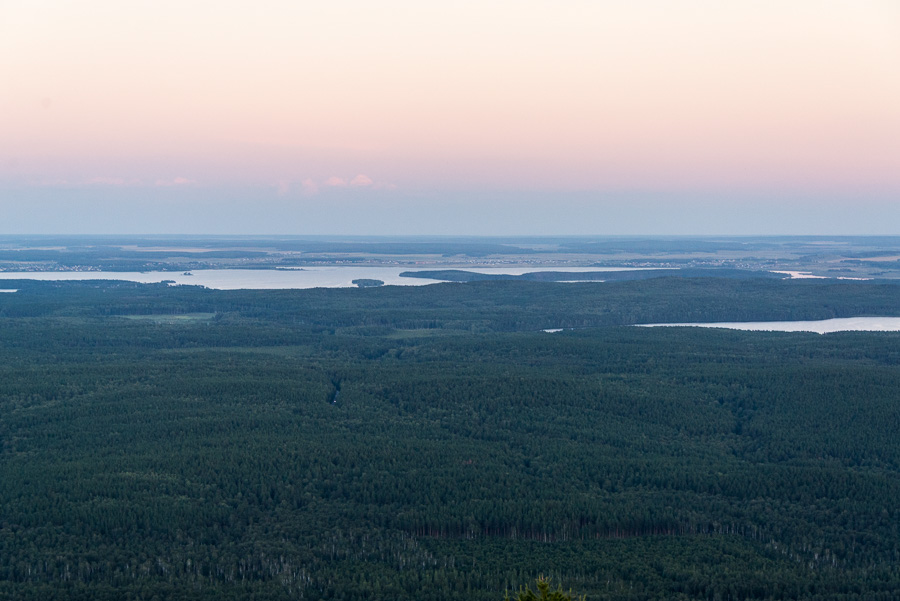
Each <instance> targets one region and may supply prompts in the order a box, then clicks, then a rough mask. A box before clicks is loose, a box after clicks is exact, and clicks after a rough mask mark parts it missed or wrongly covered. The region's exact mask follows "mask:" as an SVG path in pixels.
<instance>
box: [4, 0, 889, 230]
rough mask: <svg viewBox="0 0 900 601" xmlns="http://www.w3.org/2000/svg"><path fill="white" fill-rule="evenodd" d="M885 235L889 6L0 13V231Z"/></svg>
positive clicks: (170, 3) (664, 1)
mask: <svg viewBox="0 0 900 601" xmlns="http://www.w3.org/2000/svg"><path fill="white" fill-rule="evenodd" d="M897 224H900V2H898V1H897V0H754V1H752V2H751V1H748V0H733V1H731V0H678V1H675V0H628V1H625V0H616V1H613V0H563V1H560V0H556V1H552V2H551V1H543V0H516V1H506V0H496V1H493V0H481V1H478V2H476V1H470V0H454V1H453V2H422V1H421V0H417V1H414V0H382V1H381V2H370V1H361V0H329V1H328V2H322V1H316V2H313V1H309V0H291V1H277V0H256V1H255V2H246V1H230V0H215V1H206V0H177V1H176V0H153V1H143V0H131V1H128V2H122V1H121V0H77V1H65V0H0V234H16V233H31V234H35V233H48V234H56V233H67V234H68V233H129V234H130V233H134V234H140V233H148V234H149V233H209V234H385V235H394V234H416V235H421V234H466V235H469V234H475V235H490V234H499V235H515V234H529V235H534V234H547V235H551V234H553V235H557V234H900V229H898V227H897Z"/></svg>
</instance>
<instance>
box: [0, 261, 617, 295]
mask: <svg viewBox="0 0 900 601" xmlns="http://www.w3.org/2000/svg"><path fill="white" fill-rule="evenodd" d="M439 268H440V269H444V267H439ZM424 269H435V267H422V266H412V267H411V266H409V265H406V266H403V267H399V266H398V267H368V266H349V265H348V266H322V267H319V266H316V267H304V268H303V269H198V270H195V271H191V272H190V273H191V274H192V275H184V273H183V272H180V271H148V272H136V271H135V272H127V271H5V272H0V280H42V281H71V280H126V281H129V282H140V283H142V284H153V283H159V282H162V281H166V280H170V281H174V282H175V283H176V284H189V285H194V286H206V287H207V288H215V289H217V290H240V289H253V290H266V289H269V290H275V289H289V288H290V289H302V288H348V287H353V284H352V283H351V282H352V281H353V280H357V279H372V280H381V281H383V282H384V283H385V285H390V286H424V285H426V284H437V283H440V282H439V281H438V280H430V279H423V278H401V277H400V273H401V272H403V271H420V270H424ZM447 269H464V270H466V271H474V272H478V273H496V274H508V275H521V274H523V273H532V272H536V271H565V272H575V273H578V272H588V271H633V270H634V269H633V268H627V267H622V268H617V267H527V266H526V267H468V266H462V267H456V266H453V267H447Z"/></svg>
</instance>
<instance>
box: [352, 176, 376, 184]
mask: <svg viewBox="0 0 900 601" xmlns="http://www.w3.org/2000/svg"><path fill="white" fill-rule="evenodd" d="M374 183H375V182H373V181H372V178H371V177H369V176H368V175H363V174H362V173H360V174H359V175H357V176H356V177H354V178H353V179H351V180H350V185H351V186H355V187H363V186H371V185H372V184H374Z"/></svg>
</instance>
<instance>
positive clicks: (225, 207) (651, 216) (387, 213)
mask: <svg viewBox="0 0 900 601" xmlns="http://www.w3.org/2000/svg"><path fill="white" fill-rule="evenodd" d="M0 194H2V198H0V210H2V225H0V234H201V235H269V234H277V235H392V236H396V235H453V236H455V235H462V236H467V235H474V236H490V235H500V236H518V235H543V236H553V235H589V236H590V235H638V236H639V235H690V236H699V235H894V234H898V233H900V230H898V228H897V224H900V201H898V200H896V199H892V198H889V197H886V198H884V199H883V200H880V201H875V202H873V201H872V200H871V199H868V200H867V202H864V203H855V202H853V201H852V199H847V198H845V197H842V196H834V197H827V196H823V195H815V196H812V195H807V196H800V195H795V196H791V197H788V196H785V195H784V194H783V193H782V194H779V193H776V192H773V193H772V194H771V195H767V196H764V197H762V196H760V195H751V194H746V193H744V194H742V195H738V194H732V195H728V194H725V193H719V194H716V193H704V194H695V195H688V194H684V193H670V194H666V193H663V192H646V193H642V192H635V191H622V192H607V193H597V192H582V193H577V192H561V193H557V194H548V193H547V192H546V191H540V192H527V191H520V192H510V191H502V190H501V191H470V192H464V191H461V192H457V193H453V194H445V195H437V194H424V193H423V194H420V195H416V194H398V193H396V192H383V193H379V192H377V191H367V192H366V193H365V194H359V193H357V192H356V191H355V190H334V191H329V192H328V193H324V194H319V195H317V196H316V197H315V198H303V197H301V198H295V197H291V198H279V197H274V198H273V196H272V195H271V194H270V193H269V191H267V190H265V189H255V188H252V187H231V188H218V189H211V188H177V189H176V188H173V189H171V190H166V191H165V193H163V194H160V193H159V191H155V190H149V191H148V190H133V191H130V192H129V193H128V194H124V193H123V191H122V190H120V189H108V190H105V189H99V190H98V189H89V188H72V189H62V190H61V189H41V188H37V189H35V188H31V189H28V188H20V189H15V188H13V189H6V190H3V191H2V192H0Z"/></svg>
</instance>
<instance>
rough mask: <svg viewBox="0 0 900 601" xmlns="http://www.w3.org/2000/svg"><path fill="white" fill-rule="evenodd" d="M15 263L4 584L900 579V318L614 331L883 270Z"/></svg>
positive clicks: (762, 586)
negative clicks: (287, 273) (549, 275)
mask: <svg viewBox="0 0 900 601" xmlns="http://www.w3.org/2000/svg"><path fill="white" fill-rule="evenodd" d="M4 287H6V288H9V289H15V290H16V292H13V293H8V294H3V295H0V507H2V514H0V598H3V599H25V600H30V599H34V600H37V599H41V600H43V599H99V600H103V599H123V598H131V599H153V598H154V597H155V598H160V599H162V598H166V599H210V600H211V599H276V600H277V599H385V600H387V599H409V600H427V599H434V600H438V599H441V600H444V599H467V600H468V599H483V600H494V601H496V600H499V599H502V598H503V596H504V593H505V591H509V592H510V594H511V595H512V593H514V592H515V591H516V590H517V589H518V588H519V587H521V586H524V585H529V584H533V583H534V581H535V578H537V577H538V576H539V575H541V574H544V575H546V576H549V577H551V578H552V579H553V582H554V583H560V584H562V586H563V587H564V588H565V589H569V588H571V589H572V590H573V591H575V592H576V593H578V594H579V595H581V594H584V595H587V598H588V599H595V600H596V599H617V600H632V599H633V600H637V599H729V598H730V599H809V600H812V599H821V600H834V601H837V600H846V599H890V598H895V597H896V593H897V591H898V590H900V568H898V558H900V532H898V528H900V513H898V511H900V510H898V506H897V503H896V500H897V499H898V498H900V441H898V439H897V437H896V432H897V430H898V428H900V404H898V393H897V391H898V390H900V334H897V333H861V332H846V333H837V334H828V335H825V336H820V335H816V334H796V333H795V334H784V333H771V332H768V333H767V332H738V331H724V330H701V329H697V328H663V329H647V328H634V327H631V326H632V324H639V323H654V322H691V321H694V322H696V321H740V320H779V319H825V318H829V317H849V316H859V315H900V294H898V292H900V287H898V285H897V284H896V283H892V282H877V281H875V282H855V281H835V280H781V279H775V278H750V279H747V278H715V277H671V276H666V277H653V278H651V279H644V280H633V281H621V282H606V283H604V284H598V283H590V282H588V283H584V284H579V283H552V282H534V281H521V280H511V281H482V282H470V283H465V284H459V283H457V284H436V285H430V286H423V287H409V288H405V287H404V288H400V287H393V286H383V287H375V288H348V289H314V290H297V291H290V290H272V291H259V290H255V291H239V290H236V291H217V290H209V289H205V288H202V287H198V286H174V287H173V286H166V285H160V284H145V285H142V284H133V283H128V282H35V281H29V280H14V281H9V282H7V283H5V284H4ZM547 328H557V329H558V328H567V329H566V330H565V331H562V332H557V333H553V334H547V333H544V332H542V331H541V330H542V329H547Z"/></svg>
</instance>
